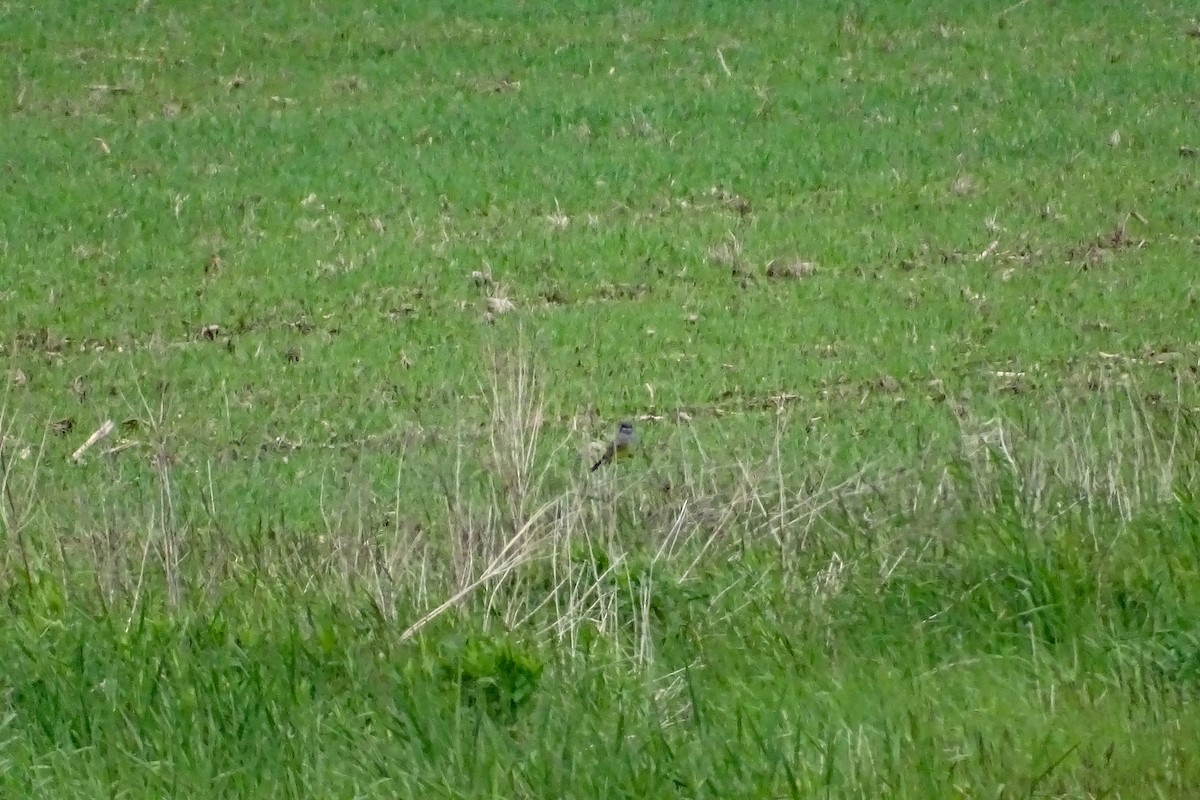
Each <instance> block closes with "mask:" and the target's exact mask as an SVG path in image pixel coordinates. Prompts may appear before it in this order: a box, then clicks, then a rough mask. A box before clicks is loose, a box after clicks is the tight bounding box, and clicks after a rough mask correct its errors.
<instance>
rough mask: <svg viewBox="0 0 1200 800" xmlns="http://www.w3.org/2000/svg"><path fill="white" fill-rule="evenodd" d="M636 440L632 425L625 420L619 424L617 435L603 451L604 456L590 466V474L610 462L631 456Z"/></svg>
mask: <svg viewBox="0 0 1200 800" xmlns="http://www.w3.org/2000/svg"><path fill="white" fill-rule="evenodd" d="M636 440H637V434H635V433H634V432H633V423H632V422H630V421H629V420H625V421H623V422H622V423H621V427H620V428H618V429H617V435H616V436H614V437H613V440H612V441H611V442H609V443H608V447H607V448H605V450H604V455H602V456H600V460H599V461H597V462H596V463H595V464H592V472H595V471H596V470H598V469H600V468H601V467H602V466H604V465H605V464H607V463H609V462H610V461H616V460H617V459H619V458H625V457H626V456H631V455H633V445H634V442H635V441H636Z"/></svg>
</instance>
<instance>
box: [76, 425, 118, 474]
mask: <svg viewBox="0 0 1200 800" xmlns="http://www.w3.org/2000/svg"><path fill="white" fill-rule="evenodd" d="M115 427H116V426H115V425H113V421H112V420H111V419H106V420H104V424H103V425H101V426H100V427H99V428H96V430H94V431H92V435H91V436H89V437H88V439H87V441H86V442H84V443H83V444H81V445H79V449H78V450H76V451H75V452H74V453H72V454H71V460H72V461H74V462H75V463H76V464H78V463H79V461H80V460H81V459H82V458H83V454H84V453H86V452H87V451H88V448H90V447H91V446H92V445H94V444H95V443H96V442H98V441H100V440H101V439H103V438H104V437H105V436H108V435H109V434H110V433H112V432H113V428H115Z"/></svg>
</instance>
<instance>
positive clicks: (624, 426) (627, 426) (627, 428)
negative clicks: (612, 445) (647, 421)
mask: <svg viewBox="0 0 1200 800" xmlns="http://www.w3.org/2000/svg"><path fill="white" fill-rule="evenodd" d="M620 432H621V433H633V423H632V422H630V421H629V420H622V421H621V430H620Z"/></svg>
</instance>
